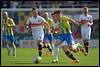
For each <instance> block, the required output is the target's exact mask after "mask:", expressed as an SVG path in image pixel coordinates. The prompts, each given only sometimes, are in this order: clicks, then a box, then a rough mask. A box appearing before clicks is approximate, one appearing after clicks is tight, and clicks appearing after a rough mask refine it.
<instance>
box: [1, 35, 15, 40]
mask: <svg viewBox="0 0 100 67" xmlns="http://www.w3.org/2000/svg"><path fill="white" fill-rule="evenodd" d="M3 39H4V40H6V41H10V42H14V36H13V35H11V34H10V35H6V34H4V38H3Z"/></svg>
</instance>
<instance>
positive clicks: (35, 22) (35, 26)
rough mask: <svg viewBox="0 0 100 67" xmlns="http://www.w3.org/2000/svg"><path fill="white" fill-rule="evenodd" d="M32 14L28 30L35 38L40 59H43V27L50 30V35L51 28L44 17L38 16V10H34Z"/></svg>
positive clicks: (28, 22)
mask: <svg viewBox="0 0 100 67" xmlns="http://www.w3.org/2000/svg"><path fill="white" fill-rule="evenodd" d="M32 13H33V16H31V17H30V18H29V19H28V20H27V22H26V28H27V29H28V30H29V31H30V32H32V35H33V38H34V40H35V41H36V44H38V51H39V57H40V58H41V56H42V47H43V38H44V31H43V26H46V27H47V28H48V33H50V26H49V24H48V23H47V22H46V20H45V19H44V18H43V17H41V16H39V15H38V11H37V9H36V8H32Z"/></svg>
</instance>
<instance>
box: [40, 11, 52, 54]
mask: <svg viewBox="0 0 100 67" xmlns="http://www.w3.org/2000/svg"><path fill="white" fill-rule="evenodd" d="M42 17H43V18H44V19H45V20H46V21H47V22H48V24H49V26H50V30H52V24H53V20H52V19H51V18H49V17H48V12H43V13H42ZM44 44H46V45H47V46H46V47H47V48H48V49H49V51H50V52H51V53H52V50H53V46H54V45H53V35H52V34H48V29H47V28H46V27H44ZM48 53H49V52H48V51H47V52H46V54H48Z"/></svg>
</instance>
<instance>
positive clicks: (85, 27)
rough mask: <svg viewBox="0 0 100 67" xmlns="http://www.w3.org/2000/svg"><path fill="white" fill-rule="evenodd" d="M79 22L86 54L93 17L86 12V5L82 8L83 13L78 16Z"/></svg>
mask: <svg viewBox="0 0 100 67" xmlns="http://www.w3.org/2000/svg"><path fill="white" fill-rule="evenodd" d="M79 22H80V24H81V35H82V39H83V43H84V48H85V51H86V52H87V54H88V47H89V40H90V36H91V26H92V25H93V17H92V16H91V15H89V14H88V7H84V8H83V14H82V15H81V16H80V19H79Z"/></svg>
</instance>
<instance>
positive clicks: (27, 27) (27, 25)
mask: <svg viewBox="0 0 100 67" xmlns="http://www.w3.org/2000/svg"><path fill="white" fill-rule="evenodd" d="M25 28H26V29H27V30H28V31H29V32H32V30H31V27H30V22H29V19H28V20H27V22H26V24H25Z"/></svg>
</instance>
